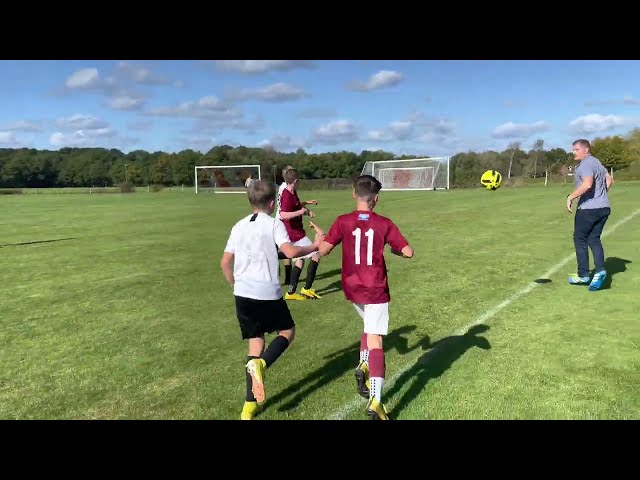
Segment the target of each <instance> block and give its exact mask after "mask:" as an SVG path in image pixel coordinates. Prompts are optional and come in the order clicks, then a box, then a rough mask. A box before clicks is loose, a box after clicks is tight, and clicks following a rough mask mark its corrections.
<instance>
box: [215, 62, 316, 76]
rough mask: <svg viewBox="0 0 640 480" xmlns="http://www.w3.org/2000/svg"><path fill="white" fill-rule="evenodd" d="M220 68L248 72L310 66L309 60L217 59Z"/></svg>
mask: <svg viewBox="0 0 640 480" xmlns="http://www.w3.org/2000/svg"><path fill="white" fill-rule="evenodd" d="M215 66H216V68H217V69H218V70H225V71H229V72H239V73H247V74H257V73H266V72H273V71H287V70H293V69H295V68H310V67H312V66H313V62H310V61H309V60H216V62H215Z"/></svg>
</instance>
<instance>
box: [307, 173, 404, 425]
mask: <svg viewBox="0 0 640 480" xmlns="http://www.w3.org/2000/svg"><path fill="white" fill-rule="evenodd" d="M381 188H382V184H381V183H380V182H379V181H378V180H377V179H376V178H375V177H372V176H371V175H362V176H360V177H358V178H357V179H356V180H355V181H354V188H353V198H354V200H355V201H356V208H355V210H354V211H352V212H351V213H346V214H344V215H340V216H339V217H338V218H337V219H336V220H335V221H334V223H333V225H331V228H330V229H329V232H328V233H327V235H326V237H325V240H324V242H322V245H321V246H320V250H319V251H318V254H319V255H320V256H324V255H328V254H329V253H330V252H331V250H333V248H334V247H335V246H336V245H338V244H339V243H342V289H343V291H344V295H345V297H346V298H347V300H349V301H350V302H351V303H353V306H354V307H355V309H356V312H358V315H360V317H361V318H362V320H363V322H364V329H363V330H364V331H363V333H362V336H361V338H360V363H359V364H358V367H357V368H356V370H355V376H356V385H357V389H358V393H359V394H360V395H361V396H363V397H365V398H367V397H368V398H369V402H368V403H367V407H366V411H367V414H368V415H369V416H370V417H371V418H372V419H373V420H389V416H388V413H387V410H386V408H385V406H384V404H383V403H382V387H383V386H384V379H385V370H386V365H385V359H384V349H383V344H382V340H383V337H384V336H385V335H386V334H387V333H388V332H389V301H390V300H391V296H390V292H389V283H388V281H387V267H386V264H385V261H384V247H385V245H387V244H389V245H390V246H391V252H392V253H394V254H395V255H399V256H402V257H404V258H411V257H413V249H412V248H411V246H409V242H407V240H406V239H405V238H404V236H403V235H402V233H400V230H399V229H398V227H397V226H396V225H395V224H394V223H393V222H392V221H391V220H390V219H388V218H386V217H383V216H381V215H378V214H376V213H374V212H373V209H374V208H375V206H376V204H377V203H378V192H380V189H381ZM313 227H314V229H315V230H316V233H320V234H322V231H321V230H319V229H318V228H317V227H316V226H315V225H313Z"/></svg>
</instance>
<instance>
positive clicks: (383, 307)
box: [353, 303, 389, 335]
mask: <svg viewBox="0 0 640 480" xmlns="http://www.w3.org/2000/svg"><path fill="white" fill-rule="evenodd" d="M353 306H354V307H355V309H356V312H358V315H360V318H362V320H363V321H364V333H372V334H375V335H386V334H387V333H388V332H389V303H372V304H368V305H362V304H360V303H354V304H353Z"/></svg>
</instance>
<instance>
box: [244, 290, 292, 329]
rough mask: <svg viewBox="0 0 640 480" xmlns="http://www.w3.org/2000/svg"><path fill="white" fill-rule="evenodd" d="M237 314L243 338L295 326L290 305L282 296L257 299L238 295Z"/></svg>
mask: <svg viewBox="0 0 640 480" xmlns="http://www.w3.org/2000/svg"><path fill="white" fill-rule="evenodd" d="M236 315H237V316H238V322H239V323H240V332H241V333H242V339H243V340H246V339H248V338H258V337H262V336H263V335H264V334H265V333H272V332H276V331H280V330H290V329H292V328H293V327H294V326H295V323H293V317H292V316H291V312H290V311H289V306H288V305H287V302H285V300H284V298H282V297H281V298H279V299H278V300H255V299H253V298H246V297H238V296H236Z"/></svg>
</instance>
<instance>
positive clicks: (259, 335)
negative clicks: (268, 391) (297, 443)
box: [220, 180, 324, 420]
mask: <svg viewBox="0 0 640 480" xmlns="http://www.w3.org/2000/svg"><path fill="white" fill-rule="evenodd" d="M247 195H248V197H249V203H250V204H251V207H252V209H253V213H252V214H251V215H248V216H246V217H244V218H243V219H242V220H240V221H239V222H237V223H236V224H235V225H234V226H233V228H232V229H231V234H230V235H229V239H228V241H227V245H226V247H225V249H224V254H223V255H222V260H221V262H220V266H221V268H222V272H223V274H224V277H225V279H226V280H227V282H228V283H229V285H231V286H233V293H234V296H235V303H236V315H237V317H238V322H239V324H240V332H241V334H242V339H243V340H248V341H249V351H248V356H247V363H246V366H245V367H246V381H247V391H246V397H245V403H244V407H243V409H242V414H241V416H240V418H241V419H242V420H251V419H252V418H253V417H254V416H255V415H256V413H258V412H259V410H260V406H261V405H262V404H263V403H264V401H265V398H266V396H265V391H264V376H265V370H266V369H267V368H269V367H270V366H271V365H273V363H274V362H275V361H276V360H277V359H278V358H279V357H280V355H282V354H283V353H284V351H285V350H286V349H287V348H288V347H289V345H290V344H291V342H292V341H293V337H294V334H295V324H294V321H293V318H292V317H291V312H290V311H289V308H288V306H287V304H286V302H285V301H284V298H283V297H282V289H281V288H280V281H279V278H278V249H280V251H281V252H283V253H284V254H285V255H286V256H287V257H289V258H293V257H301V256H304V255H308V254H310V253H312V252H315V251H317V250H318V247H319V245H320V244H321V243H322V240H323V239H324V235H323V234H321V233H318V234H316V237H315V241H314V243H313V244H312V245H309V246H306V247H297V246H295V245H293V243H291V240H290V239H289V235H288V234H287V230H286V228H285V226H284V223H282V221H280V220H278V219H277V218H273V217H271V214H272V213H273V210H274V208H275V200H276V190H275V186H274V185H273V184H272V183H271V182H265V181H262V180H256V181H255V182H254V183H253V184H252V185H251V187H249V189H248V192H247ZM272 332H277V335H276V338H274V339H273V340H272V341H271V343H270V344H269V346H268V348H267V349H266V350H265V340H264V334H265V333H272Z"/></svg>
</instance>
